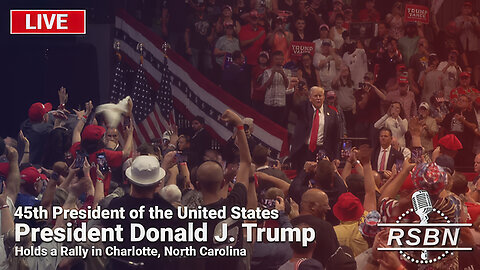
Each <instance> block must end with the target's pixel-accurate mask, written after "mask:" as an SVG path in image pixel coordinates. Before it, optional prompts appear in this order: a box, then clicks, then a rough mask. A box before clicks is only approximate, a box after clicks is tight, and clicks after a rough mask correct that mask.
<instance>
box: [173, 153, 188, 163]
mask: <svg viewBox="0 0 480 270" xmlns="http://www.w3.org/2000/svg"><path fill="white" fill-rule="evenodd" d="M175 159H176V160H177V163H183V162H187V156H185V155H183V151H177V153H176V154H175Z"/></svg>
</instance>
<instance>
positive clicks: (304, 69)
mask: <svg viewBox="0 0 480 270" xmlns="http://www.w3.org/2000/svg"><path fill="white" fill-rule="evenodd" d="M297 77H298V78H299V79H305V81H306V82H307V87H308V89H310V88H312V87H313V86H321V82H320V77H319V74H318V72H317V70H316V69H315V67H314V66H313V59H312V55H311V54H309V53H304V54H303V55H302V58H301V62H299V63H298V71H297Z"/></svg>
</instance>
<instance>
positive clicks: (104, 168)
mask: <svg viewBox="0 0 480 270" xmlns="http://www.w3.org/2000/svg"><path fill="white" fill-rule="evenodd" d="M97 166H98V169H99V170H100V172H101V173H106V172H109V171H110V167H108V162H107V157H106V155H105V153H103V152H102V153H97Z"/></svg>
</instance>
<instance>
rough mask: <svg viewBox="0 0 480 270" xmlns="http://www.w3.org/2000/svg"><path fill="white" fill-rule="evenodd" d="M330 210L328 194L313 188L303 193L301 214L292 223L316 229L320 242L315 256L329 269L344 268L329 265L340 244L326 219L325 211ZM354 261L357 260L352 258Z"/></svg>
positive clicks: (316, 237)
mask: <svg viewBox="0 0 480 270" xmlns="http://www.w3.org/2000/svg"><path fill="white" fill-rule="evenodd" d="M329 210H330V206H329V205H328V196H327V194H325V192H323V191H322V190H320V189H316V188H312V189H309V190H307V191H306V192H305V193H303V195H302V201H301V203H300V216H298V217H296V218H294V219H292V225H293V226H297V225H299V224H302V223H304V224H308V225H309V226H310V227H312V228H314V229H315V239H316V240H317V243H319V244H318V245H317V246H316V247H315V251H314V252H313V258H314V259H316V260H317V261H319V262H321V263H322V264H323V265H324V267H327V269H328V268H329V266H330V267H332V269H343V268H341V267H340V266H336V265H335V266H334V265H328V263H327V261H328V258H330V256H331V255H332V254H334V253H335V251H337V249H338V247H339V246H340V244H339V243H338V239H337V235H336V234H335V231H334V230H333V227H332V225H330V223H328V222H327V221H325V213H326V212H327V211H329ZM352 260H353V262H354V261H355V260H354V259H352ZM354 269H355V268H354Z"/></svg>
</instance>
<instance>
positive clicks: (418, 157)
mask: <svg viewBox="0 0 480 270" xmlns="http://www.w3.org/2000/svg"><path fill="white" fill-rule="evenodd" d="M422 154H423V149H422V147H413V148H412V162H413V163H416V164H420V163H422Z"/></svg>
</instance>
